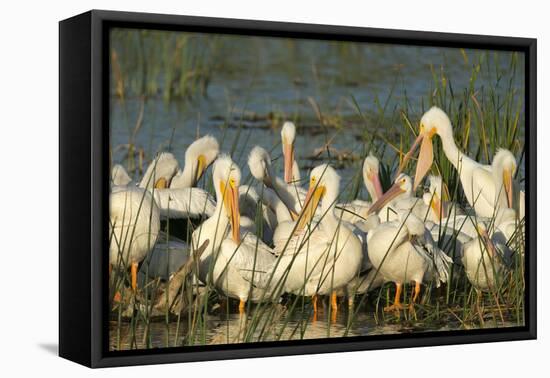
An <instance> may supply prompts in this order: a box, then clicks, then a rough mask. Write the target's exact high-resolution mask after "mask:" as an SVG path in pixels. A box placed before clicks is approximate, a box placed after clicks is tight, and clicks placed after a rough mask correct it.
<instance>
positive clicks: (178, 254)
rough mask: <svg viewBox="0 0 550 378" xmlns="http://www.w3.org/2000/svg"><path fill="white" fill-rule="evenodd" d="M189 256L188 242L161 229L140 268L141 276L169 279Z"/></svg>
mask: <svg viewBox="0 0 550 378" xmlns="http://www.w3.org/2000/svg"><path fill="white" fill-rule="evenodd" d="M189 256H190V249H189V244H188V243H186V242H184V241H183V240H179V239H177V238H174V237H173V236H170V235H167V234H165V233H164V232H162V231H161V232H160V234H159V236H158V238H157V242H156V243H155V246H154V247H153V249H152V251H151V252H150V253H149V254H148V255H147V257H146V258H145V260H143V264H142V265H141V267H140V269H139V273H140V276H141V277H140V278H146V277H149V278H161V279H163V280H166V281H168V280H170V277H171V276H172V275H173V274H174V273H176V272H177V271H178V269H179V268H180V267H181V266H182V265H183V264H185V263H186V262H187V261H188V260H189ZM145 282H146V281H145Z"/></svg>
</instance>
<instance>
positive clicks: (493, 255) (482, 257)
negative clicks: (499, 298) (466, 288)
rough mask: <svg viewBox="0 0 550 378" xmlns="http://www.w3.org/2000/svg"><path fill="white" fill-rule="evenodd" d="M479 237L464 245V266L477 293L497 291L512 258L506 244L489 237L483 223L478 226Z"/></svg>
mask: <svg viewBox="0 0 550 378" xmlns="http://www.w3.org/2000/svg"><path fill="white" fill-rule="evenodd" d="M476 226H477V229H478V231H479V236H478V237H476V238H474V239H472V240H471V241H470V242H468V243H466V244H465V245H464V253H463V256H462V264H463V265H464V271H465V272H466V276H467V277H468V280H469V281H470V283H471V284H472V285H473V286H474V288H475V289H476V290H477V291H495V290H497V289H498V287H497V284H498V281H499V280H502V278H503V277H502V273H503V271H504V269H505V267H506V264H507V263H508V261H507V260H509V258H510V257H511V256H510V255H511V254H510V250H509V249H508V248H507V247H506V245H505V244H502V243H499V242H497V241H495V240H494V239H493V238H491V237H490V236H489V233H488V231H487V227H486V225H485V224H484V223H483V222H479V223H478V224H477V225H476Z"/></svg>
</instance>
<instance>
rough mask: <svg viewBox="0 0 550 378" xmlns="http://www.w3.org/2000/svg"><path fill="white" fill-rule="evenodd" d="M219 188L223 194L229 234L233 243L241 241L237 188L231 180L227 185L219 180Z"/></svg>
mask: <svg viewBox="0 0 550 378" xmlns="http://www.w3.org/2000/svg"><path fill="white" fill-rule="evenodd" d="M220 190H221V192H222V195H223V205H224V206H225V211H226V212H227V216H228V217H229V223H230V225H231V235H232V237H233V241H235V243H240V241H241V230H240V227H241V223H240V222H241V215H240V213H239V188H237V187H235V185H234V184H233V183H232V182H229V183H228V184H227V185H226V183H225V182H223V181H222V182H220Z"/></svg>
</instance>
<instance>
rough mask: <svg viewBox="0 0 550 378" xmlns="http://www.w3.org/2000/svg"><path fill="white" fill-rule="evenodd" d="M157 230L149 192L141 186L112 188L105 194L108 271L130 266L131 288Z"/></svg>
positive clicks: (150, 248) (135, 285)
mask: <svg viewBox="0 0 550 378" xmlns="http://www.w3.org/2000/svg"><path fill="white" fill-rule="evenodd" d="M159 231H160V212H159V209H158V206H157V205H156V203H155V201H154V200H153V197H152V196H151V194H150V193H149V192H148V191H146V190H144V189H141V188H136V187H133V188H130V187H129V188H123V187H119V188H115V189H114V190H113V192H111V194H110V196H109V240H110V244H109V271H111V270H112V269H118V268H123V269H128V268H131V285H132V289H134V290H135V289H136V287H137V268H138V264H139V263H140V262H141V261H143V259H144V258H145V256H146V255H147V254H148V253H149V252H150V251H151V250H152V249H153V246H154V245H155V242H156V241H157V237H158V234H159Z"/></svg>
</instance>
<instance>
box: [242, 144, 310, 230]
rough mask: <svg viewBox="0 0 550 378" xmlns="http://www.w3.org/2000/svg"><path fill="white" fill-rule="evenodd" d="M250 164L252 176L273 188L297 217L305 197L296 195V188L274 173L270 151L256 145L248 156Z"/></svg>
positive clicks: (294, 216)
mask: <svg viewBox="0 0 550 378" xmlns="http://www.w3.org/2000/svg"><path fill="white" fill-rule="evenodd" d="M248 166H249V168H250V172H251V173H252V176H254V178H255V179H256V180H258V181H260V182H262V183H264V184H265V186H267V187H268V188H270V189H272V190H273V191H274V192H275V193H276V194H277V196H278V197H279V198H280V199H281V201H282V202H283V203H284V204H285V206H286V207H287V209H288V211H289V213H290V214H291V216H292V217H293V219H296V218H297V217H298V213H299V212H300V210H301V208H302V204H303V200H304V199H305V198H300V197H302V196H301V195H300V196H295V193H294V188H293V187H291V185H287V184H286V183H285V182H284V181H283V180H281V179H280V178H278V177H276V176H275V175H274V173H273V169H272V166H271V157H270V156H269V153H268V152H267V151H266V150H265V149H263V148H262V147H259V146H256V147H254V148H253V149H252V150H251V151H250V155H249V156H248Z"/></svg>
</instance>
